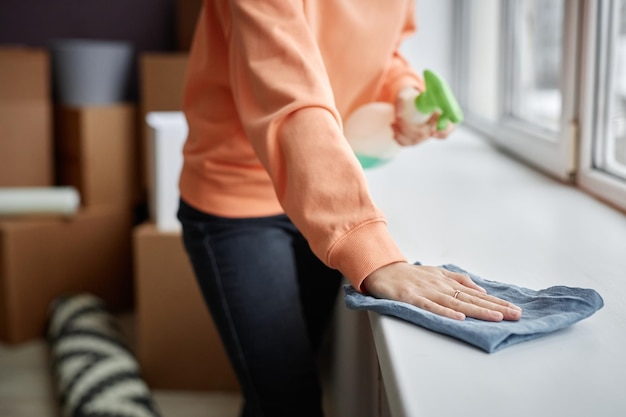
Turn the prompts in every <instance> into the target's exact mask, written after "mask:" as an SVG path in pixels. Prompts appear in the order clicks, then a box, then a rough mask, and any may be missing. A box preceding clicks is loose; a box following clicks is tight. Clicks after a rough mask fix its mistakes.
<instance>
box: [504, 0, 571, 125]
mask: <svg viewBox="0 0 626 417" xmlns="http://www.w3.org/2000/svg"><path fill="white" fill-rule="evenodd" d="M514 4H515V7H516V8H517V10H515V14H514V15H513V18H514V19H515V22H514V26H515V27H516V30H515V35H514V36H515V38H514V43H513V45H514V49H513V57H512V60H513V62H512V68H511V71H512V73H513V74H512V75H513V77H512V81H513V82H512V86H511V88H512V97H511V109H510V111H511V113H512V116H514V117H516V118H519V119H522V120H524V121H527V122H530V123H532V124H533V125H538V126H540V127H542V128H545V129H549V130H552V131H558V130H559V127H560V118H561V102H562V97H561V88H560V84H559V83H560V79H561V58H562V55H563V39H562V38H563V16H564V7H565V4H564V0H516V1H515V2H514Z"/></svg>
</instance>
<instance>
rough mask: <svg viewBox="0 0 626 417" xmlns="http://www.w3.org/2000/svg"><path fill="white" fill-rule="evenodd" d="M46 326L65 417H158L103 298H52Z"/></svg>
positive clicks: (153, 403) (144, 384) (150, 396)
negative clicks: (53, 299)
mask: <svg viewBox="0 0 626 417" xmlns="http://www.w3.org/2000/svg"><path fill="white" fill-rule="evenodd" d="M47 330H48V342H49V344H50V353H51V364H52V368H53V374H54V381H55V385H56V389H57V392H58V394H59V399H60V405H61V415H62V416H63V417H102V416H111V417H159V415H160V413H159V411H158V409H157V406H156V404H155V402H154V400H153V398H152V395H151V393H150V391H149V389H148V386H147V384H146V383H145V382H144V381H143V379H142V378H141V375H140V372H139V364H138V363H137V360H136V359H135V357H134V355H133V354H132V352H131V351H130V350H129V349H128V346H127V344H126V342H125V340H124V338H123V336H122V334H121V332H120V330H119V326H118V325H117V322H116V321H115V318H114V317H113V316H112V315H111V314H110V313H109V312H108V311H107V309H106V306H105V305H104V303H103V301H102V300H101V299H99V298H97V297H95V296H93V295H90V294H78V295H74V296H71V297H62V298H58V299H56V300H55V301H53V303H52V305H51V314H50V321H49V324H48V329H47Z"/></svg>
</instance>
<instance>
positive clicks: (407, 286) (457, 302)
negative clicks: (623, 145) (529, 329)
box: [363, 262, 522, 321]
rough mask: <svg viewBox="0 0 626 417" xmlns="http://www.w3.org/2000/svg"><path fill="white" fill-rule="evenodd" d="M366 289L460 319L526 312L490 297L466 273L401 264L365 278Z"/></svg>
mask: <svg viewBox="0 0 626 417" xmlns="http://www.w3.org/2000/svg"><path fill="white" fill-rule="evenodd" d="M363 289H364V290H366V291H367V292H368V293H370V294H371V295H373V296H374V297H377V298H384V299H389V300H395V301H402V302H405V303H408V304H413V305H415V306H417V307H419V308H422V309H424V310H428V311H430V312H432V313H435V314H439V315H441V316H445V317H449V318H452V319H457V320H464V319H465V317H473V318H476V319H480V320H486V321H501V320H519V319H520V317H521V316H522V310H521V309H520V308H519V307H517V306H516V305H514V304H511V303H509V302H507V301H504V300H501V299H499V298H496V297H493V296H491V295H488V294H487V293H486V291H485V290H484V289H483V288H481V287H479V286H478V285H476V284H475V283H474V281H472V280H471V279H470V277H468V276H467V275H465V274H460V273H456V272H451V271H448V270H446V269H443V268H438V267H433V266H422V265H411V264H409V263H406V262H397V263H393V264H390V265H387V266H384V267H382V268H379V269H377V270H376V271H374V272H372V273H371V274H370V275H368V276H367V278H365V281H363Z"/></svg>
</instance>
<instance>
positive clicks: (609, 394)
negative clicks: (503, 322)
mask: <svg viewBox="0 0 626 417" xmlns="http://www.w3.org/2000/svg"><path fill="white" fill-rule="evenodd" d="M367 177H368V180H369V184H370V188H371V192H372V195H373V196H374V199H375V201H376V202H377V204H378V205H379V207H380V208H381V209H382V210H383V211H384V212H385V214H386V215H387V219H388V223H389V229H390V231H391V233H392V235H393V236H394V238H395V239H396V241H397V242H398V244H399V245H400V247H401V249H402V250H403V252H404V253H405V255H406V256H407V257H409V260H411V261H421V262H422V263H425V264H431V265H438V264H444V263H454V264H456V265H458V266H460V267H462V268H464V269H466V270H469V271H472V272H474V273H476V274H478V275H480V276H482V277H483V278H486V279H492V280H496V281H502V282H508V283H512V284H516V285H520V286H525V287H529V288H534V289H540V288H546V287H549V286H552V285H568V286H578V287H587V288H594V289H595V290H597V291H598V292H599V293H600V294H601V295H602V296H603V298H604V301H605V307H604V308H603V309H602V310H600V311H599V312H597V313H596V314H595V315H594V316H592V317H590V318H588V319H586V320H584V321H582V322H580V323H578V324H576V325H574V326H572V327H570V328H569V329H566V330H564V331H561V332H557V333H555V334H552V335H549V336H545V337H542V338H539V339H536V340H534V341H530V342H524V343H522V344H519V345H515V346H512V347H509V348H506V349H504V350H502V351H500V352H497V353H495V354H491V355H489V354H485V353H483V352H482V351H479V350H478V349H475V348H472V347H470V346H469V345H466V344H463V343H461V342H458V341H456V340H454V339H452V338H449V337H445V336H442V335H439V334H436V333H433V332H430V331H427V330H424V329H422V328H419V327H415V326H413V325H410V324H408V323H405V322H402V321H400V320H397V319H394V318H390V317H381V316H378V315H376V314H370V319H371V325H372V331H373V334H374V341H375V343H376V350H377V355H378V360H379V363H380V367H381V372H382V375H383V380H384V383H385V387H386V393H387V397H388V398H389V403H390V409H391V412H392V416H393V417H421V416H438V417H446V416H458V415H463V416H466V417H473V416H490V415H494V416H495V415H507V416H509V417H511V416H513V417H514V416H520V417H521V416H528V415H537V416H541V415H546V416H547V415H563V416H565V415H567V416H571V417H576V416H579V417H583V416H590V415H598V416H605V417H610V416H623V415H626V396H624V395H623V387H625V386H626V355H625V354H624V352H626V216H625V215H624V214H623V213H621V212H618V211H617V210H615V209H613V208H611V207H609V206H607V205H605V204H603V203H601V202H600V201H598V200H596V199H594V198H593V197H591V196H589V195H587V194H585V193H583V192H581V191H580V190H578V189H576V188H575V187H571V186H567V185H564V184H562V183H559V182H557V181H554V180H552V179H550V178H548V177H546V176H544V175H543V174H541V173H538V172H536V171H534V170H532V169H531V168H528V167H527V166H525V165H522V164H521V163H519V162H517V161H515V160H512V159H510V158H509V157H507V156H506V155H504V154H502V153H500V152H498V151H497V150H495V149H493V148H492V147H491V146H490V145H489V144H488V143H486V142H484V141H482V140H481V139H480V138H478V137H477V136H476V135H475V134H473V133H472V132H470V131H467V130H464V129H459V131H458V132H456V133H455V134H454V135H453V136H452V137H451V138H449V139H448V140H446V141H444V142H438V141H435V140H433V141H432V142H429V143H426V144H424V145H420V146H418V147H415V148H410V149H407V150H405V151H404V152H403V153H402V154H401V155H400V156H398V157H397V158H396V160H394V161H393V162H392V163H390V164H388V165H387V166H384V167H382V168H379V169H374V170H370V171H368V172H367Z"/></svg>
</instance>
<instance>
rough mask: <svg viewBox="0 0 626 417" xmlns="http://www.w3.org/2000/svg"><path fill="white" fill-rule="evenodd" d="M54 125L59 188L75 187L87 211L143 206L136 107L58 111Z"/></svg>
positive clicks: (114, 106)
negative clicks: (106, 206)
mask: <svg viewBox="0 0 626 417" xmlns="http://www.w3.org/2000/svg"><path fill="white" fill-rule="evenodd" d="M55 121H56V125H57V126H56V148H57V177H58V182H59V183H60V184H62V185H71V186H74V187H76V188H77V189H78V191H79V193H80V195H81V203H82V204H83V205H85V206H93V205H101V204H114V205H123V206H126V207H129V206H130V205H132V203H133V202H135V201H136V200H138V198H139V197H138V193H139V181H138V175H139V162H138V158H137V152H138V139H137V129H136V108H135V106H133V105H129V104H119V105H112V106H98V107H63V106H59V107H57V109H56V111H55Z"/></svg>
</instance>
